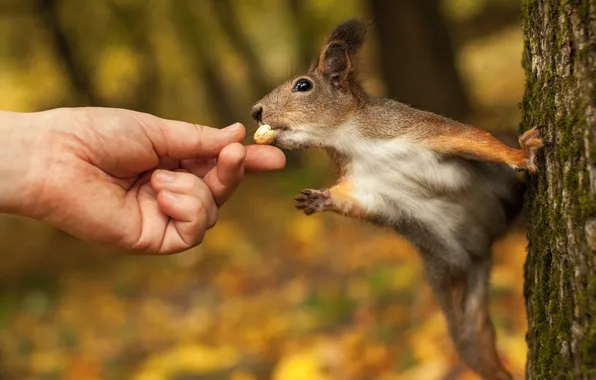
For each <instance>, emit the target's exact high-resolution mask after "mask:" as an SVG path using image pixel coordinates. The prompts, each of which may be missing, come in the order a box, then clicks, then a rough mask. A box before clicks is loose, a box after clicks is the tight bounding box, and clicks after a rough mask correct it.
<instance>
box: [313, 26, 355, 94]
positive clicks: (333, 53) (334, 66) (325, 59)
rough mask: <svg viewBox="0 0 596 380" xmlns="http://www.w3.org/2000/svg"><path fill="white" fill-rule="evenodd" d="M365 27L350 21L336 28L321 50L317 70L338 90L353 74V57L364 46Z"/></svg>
mask: <svg viewBox="0 0 596 380" xmlns="http://www.w3.org/2000/svg"><path fill="white" fill-rule="evenodd" d="M365 36H366V25H365V24H364V23H363V22H362V21H360V20H358V19H352V20H349V21H346V22H344V23H343V24H341V25H339V26H337V27H336V28H335V29H334V30H333V31H332V32H331V33H330V35H329V38H328V39H327V42H326V43H325V45H324V46H323V49H322V50H321V54H320V56H319V61H318V63H317V70H318V71H319V72H320V73H321V74H323V76H325V77H327V78H329V80H330V81H331V83H332V84H333V86H334V87H336V88H340V87H341V86H342V84H343V83H345V82H347V81H349V80H350V78H352V76H353V75H354V74H355V67H354V65H353V61H354V55H355V54H356V53H357V52H358V50H360V48H361V47H362V45H363V44H364V39H365Z"/></svg>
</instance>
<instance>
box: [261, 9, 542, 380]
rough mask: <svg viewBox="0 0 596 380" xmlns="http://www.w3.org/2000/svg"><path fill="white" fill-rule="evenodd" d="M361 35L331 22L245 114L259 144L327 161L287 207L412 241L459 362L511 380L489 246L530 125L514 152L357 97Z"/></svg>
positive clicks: (406, 109) (530, 164)
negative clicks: (318, 182) (494, 302)
mask: <svg viewBox="0 0 596 380" xmlns="http://www.w3.org/2000/svg"><path fill="white" fill-rule="evenodd" d="M366 32H367V25H366V24H365V23H364V22H362V21H360V20H358V19H351V20H348V21H346V22H344V23H342V24H341V25H339V26H337V27H336V28H335V29H334V30H333V31H332V32H331V33H330V35H329V37H328V39H327V41H326V42H325V44H324V45H323V47H322V50H321V52H320V56H319V58H318V60H317V61H316V62H315V63H314V64H313V65H312V66H311V68H310V69H309V70H308V72H306V73H304V74H302V75H297V76H295V77H294V78H292V79H290V80H288V81H286V82H285V83H283V84H282V85H280V86H278V87H277V88H275V89H274V90H273V91H271V92H270V93H269V94H267V95H266V96H265V97H264V98H263V99H261V100H260V101H258V102H257V104H255V105H254V107H253V109H252V116H253V118H254V119H255V120H257V121H258V123H259V125H261V126H263V125H267V126H269V127H268V128H270V129H271V131H272V134H273V135H272V136H271V138H272V141H271V142H270V143H272V144H274V145H277V146H279V147H282V148H286V149H290V150H301V149H307V148H313V147H316V148H322V149H324V150H326V152H327V153H328V155H329V157H330V158H331V161H332V163H333V164H334V168H335V171H336V173H337V176H338V181H337V184H336V185H334V186H333V187H331V188H329V189H306V190H302V192H301V193H300V194H299V195H298V196H296V198H295V200H296V202H297V203H296V207H297V208H298V209H299V210H302V211H303V212H304V213H306V214H307V215H310V214H313V213H315V212H319V211H331V212H334V213H337V214H340V215H344V216H348V217H352V218H358V219H360V220H364V221H367V222H370V223H374V224H376V225H379V226H383V227H390V228H392V229H394V230H395V231H396V232H397V233H398V234H400V235H401V236H403V237H405V238H406V239H408V240H409V241H411V242H412V243H413V244H414V245H415V246H416V247H417V249H418V251H419V252H420V254H421V256H422V259H423V260H424V263H425V268H426V271H427V274H428V280H429V282H430V284H431V287H432V289H433V291H434V294H435V296H436V298H437V300H438V303H439V304H440V306H441V308H442V310H443V312H444V314H445V316H446V320H447V324H448V326H449V331H450V334H451V337H452V339H453V341H454V343H455V346H456V348H457V351H458V352H459V354H460V356H461V358H462V359H463V360H464V361H465V362H466V363H467V364H468V365H469V367H470V368H472V369H473V370H474V371H475V372H477V373H478V374H479V375H480V376H482V377H483V378H484V379H498V380H503V379H511V378H512V377H511V375H510V373H509V372H508V371H507V370H506V369H505V368H504V366H503V365H502V363H501V361H500V359H499V356H498V354H497V349H496V342H495V331H494V327H493V324H492V321H491V318H490V315H489V310H488V303H489V302H488V301H489V300H488V287H489V276H490V271H491V245H492V243H493V242H494V241H495V240H496V239H498V238H499V237H501V236H503V235H504V233H505V232H506V231H507V230H508V228H509V227H510V226H511V225H512V223H513V222H514V220H515V219H516V217H517V216H518V215H519V214H521V211H522V208H523V203H524V193H525V184H524V181H523V180H522V179H521V178H520V177H519V176H518V173H516V171H519V170H528V171H529V172H531V173H534V172H536V170H537V168H536V165H535V163H534V159H535V156H536V154H537V151H538V150H539V149H540V148H542V147H543V146H544V143H543V141H542V139H541V137H540V127H535V128H533V129H530V130H528V131H527V132H525V133H524V134H523V135H522V136H521V137H520V138H519V145H520V149H516V148H515V147H511V146H508V145H506V144H505V143H503V142H501V141H500V140H499V139H497V138H496V137H494V136H493V135H492V134H490V133H488V132H485V131H482V130H480V129H476V128H474V127H471V126H469V125H466V124H463V123H460V122H457V121H454V120H451V119H449V118H446V117H443V116H439V115H436V114H433V113H430V112H426V111H422V110H418V109H415V108H412V107H410V106H408V105H405V104H403V103H400V102H398V101H395V100H391V99H386V98H379V97H375V96H372V95H370V94H368V93H366V92H365V91H364V89H363V87H362V85H361V84H360V82H359V78H358V65H357V63H356V60H355V58H356V53H357V52H358V51H359V49H360V48H361V46H362V45H363V43H364V41H365V35H366ZM266 143H269V142H266Z"/></svg>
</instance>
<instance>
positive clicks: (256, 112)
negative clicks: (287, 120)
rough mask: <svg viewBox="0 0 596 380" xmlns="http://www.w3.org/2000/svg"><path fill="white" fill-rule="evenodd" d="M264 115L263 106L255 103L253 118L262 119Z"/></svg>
mask: <svg viewBox="0 0 596 380" xmlns="http://www.w3.org/2000/svg"><path fill="white" fill-rule="evenodd" d="M262 116H263V106H262V105H261V104H260V103H259V104H255V105H254V107H252V118H253V119H255V120H256V121H261V117H262Z"/></svg>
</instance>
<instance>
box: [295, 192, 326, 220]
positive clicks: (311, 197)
mask: <svg viewBox="0 0 596 380" xmlns="http://www.w3.org/2000/svg"><path fill="white" fill-rule="evenodd" d="M294 199H295V200H296V208H297V209H298V210H301V211H303V212H304V213H305V214H306V215H310V214H313V213H315V212H317V211H325V210H326V209H327V208H328V207H329V206H331V203H332V202H331V193H330V192H329V189H321V190H313V189H305V190H302V191H301V192H300V194H299V195H297V196H295V197H294Z"/></svg>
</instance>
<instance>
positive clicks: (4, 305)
mask: <svg viewBox="0 0 596 380" xmlns="http://www.w3.org/2000/svg"><path fill="white" fill-rule="evenodd" d="M353 16H360V17H363V18H365V19H369V20H371V22H372V23H373V28H372V30H371V33H370V38H369V41H368V43H367V45H366V46H365V49H364V51H363V63H364V65H365V68H366V72H365V73H364V79H365V85H366V86H367V88H368V89H369V90H370V91H371V92H372V93H374V94H377V95H384V96H390V97H393V98H395V99H397V100H400V101H403V102H405V103H408V104H411V105H414V106H416V107H420V108H424V109H427V110H430V111H434V112H438V113H441V114H444V115H447V116H451V117H454V118H458V119H461V120H465V121H470V122H474V124H475V125H477V126H479V127H481V128H485V129H489V130H509V131H515V130H516V128H517V125H518V123H519V119H520V113H519V109H518V103H519V102H520V101H521V99H522V96H523V88H524V72H523V70H522V68H521V52H522V49H523V40H522V34H521V29H520V26H519V18H520V4H519V1H518V0H441V1H439V0H421V1H414V0H403V1H402V0H400V1H392V0H385V1H383V0H200V1H196V0H195V1H193V0H176V1H167V0H150V1H147V0H144V1H143V0H94V1H85V2H82V1H79V0H0V33H2V35H3V37H4V38H3V39H2V40H0V104H1V106H2V108H3V109H5V110H12V111H36V110H42V109H47V108H53V107H64V106H109V107H123V108H129V109H134V110H138V111H143V112H149V113H153V114H156V115H158V116H161V117H165V118H172V119H181V120H185V121H190V122H195V123H199V124H204V125H210V126H214V127H224V126H226V125H229V124H231V123H233V122H236V121H240V122H242V123H244V125H245V126H246V127H247V130H248V133H247V138H246V142H247V143H251V142H252V134H253V132H254V131H255V129H256V125H255V124H254V122H253V121H252V120H251V118H250V108H251V105H252V104H253V103H254V102H255V101H256V100H258V99H260V98H261V97H262V96H263V95H265V94H266V93H267V92H268V91H270V90H271V89H272V88H274V87H275V86H277V85H279V84H280V83H281V82H283V81H285V80H287V79H288V78H289V77H290V76H292V75H296V74H299V73H301V72H304V71H305V70H306V69H307V68H308V66H309V65H310V63H311V62H312V61H313V60H314V59H316V58H317V57H318V53H319V51H318V50H319V47H320V44H321V43H322V41H323V40H324V38H325V37H326V35H327V33H328V32H329V30H330V29H331V28H332V27H333V26H335V25H336V24H338V23H340V22H342V21H343V20H345V19H347V18H350V17H353ZM289 163H290V165H289V167H288V169H287V170H285V171H284V172H282V173H275V174H267V175H261V176H254V177H251V179H250V180H248V181H247V183H245V185H243V187H242V188H241V189H240V192H239V193H238V194H237V196H236V197H235V198H234V199H233V200H232V202H230V204H228V205H226V207H225V208H224V210H222V212H223V215H222V217H221V219H220V222H219V224H218V226H217V227H216V228H215V229H214V230H212V231H211V233H210V234H209V235H208V236H207V238H206V240H205V243H204V244H203V245H202V246H201V247H199V248H197V249H194V250H191V251H189V252H187V253H184V254H181V255H176V256H175V257H159V258H128V257H120V256H118V255H116V254H114V252H108V251H106V250H104V249H102V248H98V247H94V246H90V245H87V244H85V243H84V242H80V241H78V240H76V239H73V238H72V237H70V236H68V235H66V234H63V233H61V232H58V231H55V230H51V229H49V228H47V227H46V226H44V225H41V224H38V223H36V222H34V221H29V220H22V219H19V218H14V217H8V216H2V217H1V218H0V252H2V256H1V260H3V261H2V265H0V283H1V284H2V291H1V292H0V326H2V330H1V331H0V355H1V357H0V360H1V362H0V364H1V368H2V371H3V373H0V374H3V375H4V376H3V377H2V378H18V379H28V378H35V379H40V378H41V379H57V378H61V379H62V378H65V379H131V378H134V379H173V378H176V379H182V378H189V379H191V378H193V379H194V378H197V379H198V378H201V379H207V378H209V379H234V380H240V379H243V380H248V379H269V378H275V379H279V380H286V379H294V378H296V379H304V378H309V379H314V380H316V379H360V378H362V379H369V378H375V379H394V378H395V379H397V378H399V379H408V378H411V379H421V378H423V379H434V378H437V379H439V378H447V377H448V376H457V374H459V378H474V377H473V375H472V374H470V373H469V371H467V370H465V369H463V368H461V366H460V365H459V362H458V359H457V357H455V356H454V354H452V353H451V351H452V350H449V349H445V348H443V347H450V343H449V339H448V335H447V332H446V329H445V326H444V324H443V320H442V316H441V314H440V312H439V310H438V308H437V307H436V306H435V304H434V300H433V299H432V297H431V295H430V292H429V290H428V289H427V287H426V285H425V282H424V278H423V275H422V271H421V269H420V266H419V263H418V258H417V256H416V254H415V252H414V250H413V249H412V248H411V247H410V246H409V245H408V244H407V242H404V241H402V240H401V239H400V238H399V237H397V236H395V235H393V234H391V233H390V232H387V231H382V230H379V229H375V228H369V227H366V226H361V225H359V224H357V223H353V222H351V221H348V220H344V219H339V218H335V217H333V216H328V215H325V216H317V217H316V218H306V217H304V216H303V215H301V214H298V213H295V212H294V209H293V207H292V205H293V203H292V198H291V197H292V196H293V195H294V193H295V192H296V191H298V190H299V189H301V188H303V187H305V186H316V185H317V184H318V183H319V184H323V183H324V182H325V181H327V180H328V179H329V177H328V176H329V175H330V170H329V169H330V168H328V167H327V161H326V160H325V159H324V156H322V155H321V154H320V153H319V152H308V153H301V154H295V153H292V154H290V160H289ZM336 249H337V250H339V252H340V253H341V254H336V253H335V251H336ZM524 249H525V236H524V233H523V231H517V232H515V233H513V234H512V235H511V236H509V237H507V238H506V239H504V242H503V243H502V244H500V245H499V246H498V247H496V248H495V252H496V258H495V261H496V267H495V274H494V277H493V292H494V293H493V300H494V302H496V303H497V305H499V306H500V307H495V308H493V312H494V315H495V323H496V327H497V331H498V334H499V345H500V348H501V351H502V352H503V355H504V357H505V360H506V362H507V365H508V366H509V367H510V368H511V369H512V371H513V372H514V373H516V374H517V375H518V376H521V375H522V374H523V365H524V360H525V352H526V351H525V350H526V348H525V342H524V337H523V334H524V333H525V328H526V325H525V319H524V317H525V314H524V309H523V305H524V304H523V297H522V292H521V288H522V280H523V262H524V259H525V251H524ZM512 310H515V312H514V313H513V314H512ZM206 374H210V375H209V376H210V377H208V376H207V375H206ZM200 375H201V376H205V377H199V376H200ZM175 376H178V377H175ZM185 376H186V377H185ZM452 378H453V377H452Z"/></svg>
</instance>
